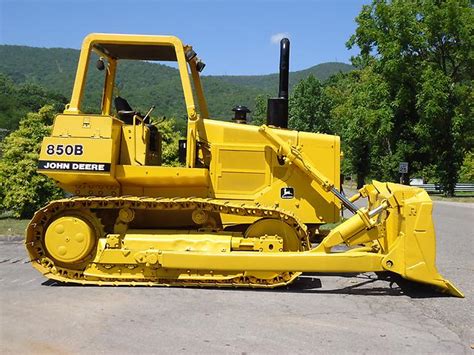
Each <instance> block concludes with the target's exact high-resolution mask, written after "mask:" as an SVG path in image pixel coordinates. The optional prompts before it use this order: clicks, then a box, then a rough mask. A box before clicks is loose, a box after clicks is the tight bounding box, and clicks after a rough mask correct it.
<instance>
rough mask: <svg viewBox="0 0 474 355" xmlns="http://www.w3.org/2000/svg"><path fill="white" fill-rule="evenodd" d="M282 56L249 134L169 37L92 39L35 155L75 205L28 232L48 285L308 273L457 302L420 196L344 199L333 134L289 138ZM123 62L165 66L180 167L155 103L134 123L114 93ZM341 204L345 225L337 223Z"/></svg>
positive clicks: (378, 190) (404, 192)
mask: <svg viewBox="0 0 474 355" xmlns="http://www.w3.org/2000/svg"><path fill="white" fill-rule="evenodd" d="M289 50H290V42H289V40H288V39H286V38H285V39H283V40H282V41H281V43H280V77H279V92H278V96H277V97H274V98H270V99H268V109H267V122H266V124H263V125H261V126H257V125H251V124H248V123H249V122H247V113H248V112H249V110H248V109H247V108H246V107H244V106H237V107H235V108H234V110H233V111H234V113H235V117H234V118H233V119H232V120H227V121H225V120H216V119H211V118H210V117H209V112H208V107H207V103H206V99H205V96H204V91H203V85H202V83H201V79H200V75H201V74H200V73H201V71H202V70H203V68H204V66H205V64H204V62H203V61H202V60H201V59H200V58H199V57H198V56H197V54H196V52H195V50H194V49H193V48H192V46H190V45H185V44H183V42H182V41H181V40H180V39H178V38H177V37H174V36H154V35H123V34H98V33H94V34H90V35H88V36H87V37H86V38H85V39H84V41H83V44H82V48H81V52H80V57H79V61H78V66H77V73H76V78H75V82H74V87H73V90H72V97H71V100H70V103H69V104H68V105H66V108H65V110H64V112H63V113H62V114H58V115H57V116H56V117H55V120H54V125H53V127H52V131H51V135H50V136H48V137H45V138H44V140H43V143H42V146H41V152H40V155H39V162H38V172H39V173H41V174H44V175H46V176H48V177H50V178H52V179H54V180H55V181H56V182H57V184H59V186H60V187H61V188H62V189H63V190H65V191H66V192H67V193H68V196H69V197H67V198H63V199H60V200H56V201H52V202H50V203H49V204H48V205H47V206H45V207H43V208H41V209H39V210H38V211H37V212H36V213H35V215H34V216H33V218H32V220H31V222H30V224H29V225H28V227H27V231H26V240H25V244H26V248H27V251H28V253H29V256H30V259H31V264H32V265H33V267H34V268H36V269H37V270H38V271H39V272H41V273H42V274H43V275H44V276H45V277H47V278H49V279H51V280H55V281H58V282H63V283H74V284H82V285H115V286H119V285H132V286H134V285H137V286H140V285H147V286H194V287H196V286H197V287H251V288H274V287H279V286H285V285H289V284H290V283H292V282H293V281H294V280H295V279H296V278H298V277H299V276H300V275H301V274H302V273H304V272H311V273H325V274H327V273H332V274H341V273H365V272H374V273H380V274H383V273H391V274H398V275H399V276H401V277H402V278H404V279H407V280H411V281H415V282H419V283H422V284H427V285H431V286H433V287H434V288H436V289H437V290H440V291H442V292H445V293H448V294H451V295H454V296H458V297H463V294H462V293H461V291H460V290H458V289H457V288H456V287H455V286H454V285H453V284H452V283H451V282H450V281H448V280H446V279H444V278H443V277H442V276H441V275H440V274H439V273H438V271H437V269H436V265H435V255H436V251H435V243H436V241H435V232H434V227H433V221H432V216H431V215H432V201H431V200H430V198H429V196H428V194H427V193H426V192H425V191H424V190H422V189H419V188H414V187H409V186H404V185H400V184H395V183H384V182H378V181H373V182H372V183H371V184H367V185H365V186H364V187H363V188H361V189H360V190H358V191H357V193H356V194H355V195H353V196H351V197H348V196H346V195H345V194H344V193H342V192H341V181H340V180H341V175H340V163H341V147H340V139H339V137H338V136H334V135H328V134H321V133H310V132H300V131H294V130H290V129H288V91H289V89H288V86H289V85H288V83H289V80H288V79H289ZM93 56H97V57H99V59H98V60H97V62H96V67H97V69H99V70H101V71H102V72H103V73H104V85H103V91H102V97H101V102H100V108H99V111H100V112H98V113H92V114H91V113H85V112H83V109H82V106H83V103H84V96H85V91H86V88H87V85H86V79H87V77H88V75H90V73H89V71H90V68H93V65H91V63H92V62H93V61H92V59H93ZM124 60H127V61H128V60H134V61H159V62H163V61H165V62H174V63H175V64H174V65H175V67H177V70H178V72H179V78H180V80H181V86H182V91H183V97H184V103H185V107H186V114H187V123H186V125H187V127H186V129H187V132H186V140H183V141H181V142H180V145H179V155H180V159H181V161H182V165H181V166H165V165H164V164H162V145H163V140H162V134H161V133H160V131H159V129H158V128H157V126H156V125H155V124H153V120H152V119H151V112H152V110H153V107H152V108H151V109H150V110H149V111H148V112H147V113H146V114H144V115H143V114H141V113H139V112H137V111H136V110H134V109H133V108H132V107H131V105H130V104H129V103H128V101H127V100H126V99H125V98H123V97H121V96H119V95H118V90H117V86H116V82H115V81H116V73H117V68H118V67H119V66H120V62H121V61H124ZM91 70H92V69H91ZM177 149H178V147H177ZM357 200H360V201H358V202H357ZM364 200H366V202H365V203H364ZM361 202H362V203H361ZM358 206H364V207H358ZM343 209H344V210H347V211H349V212H350V213H351V217H350V218H347V219H346V220H345V221H343V222H342V223H341V210H343ZM328 224H333V225H334V227H333V228H332V229H331V230H330V231H329V232H328V233H326V234H324V233H322V232H321V229H320V227H321V226H322V225H328Z"/></svg>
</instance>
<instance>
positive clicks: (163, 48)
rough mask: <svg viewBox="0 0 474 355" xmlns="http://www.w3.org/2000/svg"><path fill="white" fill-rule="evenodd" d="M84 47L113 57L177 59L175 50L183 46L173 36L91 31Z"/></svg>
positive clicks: (179, 49)
mask: <svg viewBox="0 0 474 355" xmlns="http://www.w3.org/2000/svg"><path fill="white" fill-rule="evenodd" d="M86 48H91V49H95V50H97V51H99V52H101V53H103V54H104V55H106V56H108V57H110V58H113V59H134V60H156V61H177V58H176V51H181V50H183V49H184V46H183V43H182V42H181V40H180V39H179V38H177V37H175V36H154V35H130V34H112V33H91V34H89V35H88V36H87V37H86V38H85V39H84V43H83V49H86Z"/></svg>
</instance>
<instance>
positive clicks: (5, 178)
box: [0, 105, 62, 218]
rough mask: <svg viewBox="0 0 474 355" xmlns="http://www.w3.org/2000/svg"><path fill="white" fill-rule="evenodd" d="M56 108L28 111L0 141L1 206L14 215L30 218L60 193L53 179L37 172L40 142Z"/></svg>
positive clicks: (47, 132) (45, 133) (48, 127)
mask: <svg viewBox="0 0 474 355" xmlns="http://www.w3.org/2000/svg"><path fill="white" fill-rule="evenodd" d="M55 112H56V111H55V109H54V107H53V106H50V105H47V106H44V107H43V108H41V109H40V110H39V111H38V112H37V113H28V114H27V115H26V116H25V117H24V118H23V119H22V120H21V121H20V127H19V128H18V129H17V130H16V131H14V132H13V133H11V134H10V135H9V136H8V137H7V138H5V140H4V141H3V142H2V143H1V146H2V150H3V157H2V159H1V160H0V207H1V209H5V210H9V211H11V212H13V214H14V216H15V217H21V218H29V217H31V216H32V215H33V213H34V212H35V211H36V210H37V209H38V208H40V207H41V206H43V205H45V204H46V203H47V202H48V201H49V200H51V199H55V198H60V197H61V196H62V191H61V189H60V188H58V187H57V186H56V184H55V183H54V181H53V180H51V179H49V178H48V177H46V176H44V175H40V174H37V173H36V168H37V166H38V155H39V150H40V146H41V142H42V140H43V137H45V136H47V135H49V133H50V129H51V128H50V125H51V124H52V122H53V118H54V114H55Z"/></svg>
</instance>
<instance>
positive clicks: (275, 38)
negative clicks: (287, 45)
mask: <svg viewBox="0 0 474 355" xmlns="http://www.w3.org/2000/svg"><path fill="white" fill-rule="evenodd" d="M285 37H287V38H288V37H290V34H289V33H288V32H280V33H275V34H274V35H272V36H271V37H270V42H272V43H273V44H278V43H280V41H281V40H282V39H283V38H285Z"/></svg>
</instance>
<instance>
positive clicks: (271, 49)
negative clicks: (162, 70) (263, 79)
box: [0, 0, 370, 75]
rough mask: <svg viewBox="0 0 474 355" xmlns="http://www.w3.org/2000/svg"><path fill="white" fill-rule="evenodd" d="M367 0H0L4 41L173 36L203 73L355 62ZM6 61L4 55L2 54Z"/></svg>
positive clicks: (61, 42) (58, 42) (43, 43)
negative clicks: (285, 42) (286, 52)
mask: <svg viewBox="0 0 474 355" xmlns="http://www.w3.org/2000/svg"><path fill="white" fill-rule="evenodd" d="M369 2H370V1H369V0H345V1H344V0H332V1H331V0H300V1H298V0H293V1H291V0H273V1H270V0H254V1H250V0H240V1H231V0H227V1H226V0H194V1H191V0H175V1H161V0H155V1H151V0H136V1H132V0H113V1H111V0H82V1H81V0H74V1H73V0H0V44H16V45H27V46H34V47H63V48H76V49H79V48H80V46H81V42H82V39H83V38H84V37H85V36H86V35H87V34H88V33H91V32H105V33H132V34H134V33H135V34H155V35H175V36H178V37H179V38H181V40H183V42H184V43H186V44H190V45H192V46H193V48H194V49H195V50H196V52H197V53H198V56H199V57H200V58H202V60H203V61H204V62H205V63H206V68H205V70H204V72H203V74H205V75H256V74H268V73H275V72H277V71H278V61H279V40H280V39H281V38H282V37H283V36H285V37H288V38H290V41H291V55H290V70H291V71H296V70H302V69H306V68H309V67H311V66H313V65H316V64H319V63H323V62H334V61H339V62H345V63H349V62H350V57H351V55H355V54H356V53H357V49H353V50H348V49H347V48H346V46H345V43H346V41H347V40H348V39H349V37H350V36H351V35H352V34H353V33H354V32H355V29H356V23H355V17H356V16H357V15H358V13H359V12H360V9H361V8H362V5H363V4H367V3H369ZM0 61H1V58H0Z"/></svg>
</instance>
